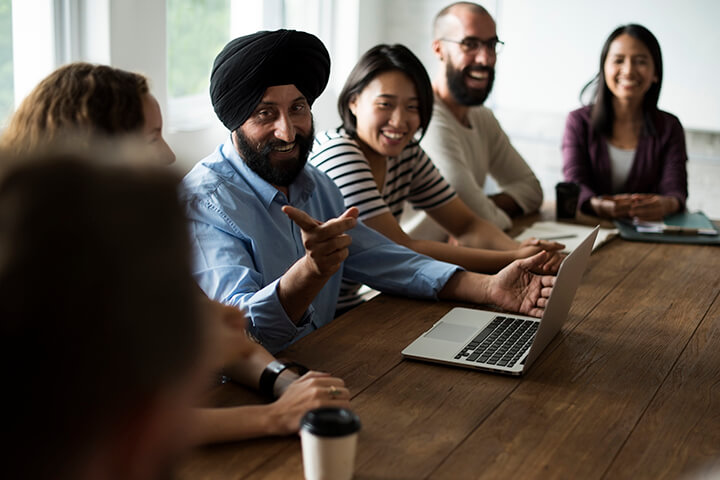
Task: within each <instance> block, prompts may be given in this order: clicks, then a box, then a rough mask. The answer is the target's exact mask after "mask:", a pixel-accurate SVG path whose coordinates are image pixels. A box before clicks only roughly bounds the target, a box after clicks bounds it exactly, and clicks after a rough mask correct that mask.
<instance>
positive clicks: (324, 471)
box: [300, 407, 360, 480]
mask: <svg viewBox="0 0 720 480" xmlns="http://www.w3.org/2000/svg"><path fill="white" fill-rule="evenodd" d="M359 431H360V419H359V418H358V417H357V415H355V414H354V413H353V412H351V411H350V410H348V409H346V408H337V407H327V408H317V409H315V410H310V411H309V412H307V413H306V414H305V416H303V418H302V420H301V421H300V441H301V443H302V457H303V470H304V472H305V479H306V480H350V479H351V478H352V476H353V470H354V465H355V449H356V446H357V436H358V432H359Z"/></svg>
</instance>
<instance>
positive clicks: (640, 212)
mask: <svg viewBox="0 0 720 480" xmlns="http://www.w3.org/2000/svg"><path fill="white" fill-rule="evenodd" d="M679 209H680V203H679V202H678V200H677V198H675V197H664V196H662V195H654V194H643V193H635V194H633V195H632V196H631V204H630V211H629V212H628V213H629V215H630V217H637V218H638V219H640V220H649V221H652V220H662V219H663V218H664V217H665V216H666V215H669V214H671V213H675V212H677V211H678V210H679Z"/></svg>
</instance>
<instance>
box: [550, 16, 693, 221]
mask: <svg viewBox="0 0 720 480" xmlns="http://www.w3.org/2000/svg"><path fill="white" fill-rule="evenodd" d="M662 78H663V64H662V54H661V52H660V45H659V44H658V41H657V39H656V38H655V36H654V35H653V34H652V33H651V32H650V31H649V30H648V29H647V28H645V27H643V26H642V25H637V24H629V25H623V26H620V27H618V28H616V29H615V30H614V31H613V32H612V33H611V34H610V36H609V37H608V39H607V40H606V41H605V45H604V46H603V49H602V53H601V54H600V69H599V72H598V74H597V75H596V77H595V78H594V79H593V80H591V81H590V82H589V83H588V84H587V85H585V87H584V88H583V90H582V92H581V94H580V96H581V97H582V96H583V93H585V92H586V91H587V90H588V89H590V88H591V87H592V86H593V85H595V95H594V100H593V102H592V103H591V104H590V105H587V106H585V107H582V108H580V109H578V110H575V111H573V112H571V113H570V115H569V116H568V119H567V123H566V126H565V134H564V136H563V142H562V151H563V173H564V175H565V180H567V181H571V182H576V183H577V184H579V185H580V197H579V200H578V206H579V208H580V209H581V210H582V211H583V212H585V213H590V214H594V215H598V216H601V217H608V218H621V217H638V218H640V219H646V220H659V219H661V218H663V217H664V216H665V215H668V214H671V213H675V212H678V211H682V210H684V208H685V200H686V198H687V172H686V169H685V166H686V163H687V152H686V149H685V134H684V132H683V128H682V125H681V124H680V121H679V120H678V119H677V117H675V116H674V115H672V114H670V113H667V112H664V111H662V110H659V109H658V106H657V103H658V97H659V96H660V87H661V85H662Z"/></svg>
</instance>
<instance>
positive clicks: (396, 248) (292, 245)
mask: <svg viewBox="0 0 720 480" xmlns="http://www.w3.org/2000/svg"><path fill="white" fill-rule="evenodd" d="M288 193H289V197H290V198H286V197H285V195H284V194H283V193H282V192H280V191H279V190H277V189H276V188H275V187H273V186H272V185H270V184H269V183H267V182H266V181H265V180H263V179H262V178H260V177H259V176H258V175H257V174H256V173H255V172H253V171H252V170H250V169H249V168H248V167H247V166H246V165H245V162H244V161H243V160H242V159H241V158H240V156H239V155H238V153H237V151H236V150H235V147H234V146H233V144H232V140H231V139H230V138H228V140H227V141H226V142H225V143H224V144H223V145H221V146H219V147H218V148H217V150H215V152H213V153H212V154H211V155H210V156H208V157H206V158H205V159H203V160H202V161H200V162H199V163H198V164H197V165H195V167H194V168H193V169H192V170H191V171H190V172H189V173H188V174H187V175H186V176H185V178H184V180H183V188H182V198H183V201H184V202H185V203H186V205H187V212H188V217H189V220H190V222H189V223H190V238H191V242H192V244H193V264H194V267H193V269H194V275H195V278H196V280H197V281H198V283H199V284H200V286H201V287H202V289H203V290H204V291H205V293H206V294H207V295H208V296H209V297H210V298H213V299H215V300H218V301H220V302H223V303H226V304H229V305H235V306H239V307H240V308H242V309H243V310H245V312H246V313H247V315H248V318H249V325H248V329H249V330H250V332H251V333H252V335H253V336H254V337H255V338H257V339H258V340H259V341H260V342H261V343H262V344H263V346H265V348H267V349H268V350H269V351H271V352H277V351H279V350H282V349H284V348H286V347H287V346H288V345H290V344H291V343H293V342H294V341H296V340H298V339H300V338H302V337H303V336H305V335H307V334H308V333H310V332H312V331H313V330H315V329H317V328H320V327H321V326H323V325H326V324H328V323H330V322H331V321H332V319H333V316H334V312H335V306H336V303H337V300H338V294H339V291H340V280H341V278H342V277H343V276H345V277H347V278H350V279H352V280H354V281H356V282H359V283H364V284H366V285H369V286H371V287H373V288H375V289H377V290H380V291H382V292H388V293H393V294H397V295H404V296H412V297H421V298H437V293H438V292H439V291H440V290H441V289H442V288H443V287H444V286H445V284H446V283H447V281H448V280H449V279H450V277H451V276H452V275H453V274H454V273H455V272H457V271H458V270H460V268H459V267H457V266H455V265H450V264H447V263H443V262H439V261H436V260H432V259H430V258H428V257H425V256H422V255H420V254H417V253H415V252H413V251H412V250H409V249H407V248H405V247H402V246H400V245H398V244H396V243H394V242H392V241H391V240H389V239H388V238H386V237H384V236H383V235H381V234H379V233H377V232H376V231H375V230H373V229H371V228H369V227H367V226H365V225H364V224H363V223H362V222H358V224H357V226H356V227H355V228H353V229H352V230H350V231H348V234H350V236H351V237H352V245H351V246H350V249H349V250H350V254H349V256H348V258H347V259H346V260H345V262H344V264H343V266H342V268H340V270H338V272H336V273H335V274H334V275H333V276H332V277H331V278H330V279H329V280H328V282H327V283H326V284H325V287H324V288H323V289H322V290H321V291H320V293H319V294H318V295H317V296H316V297H315V299H314V300H313V301H312V303H311V305H310V307H309V308H308V310H307V311H306V312H305V314H304V315H303V318H302V319H301V320H300V322H298V324H297V325H296V324H294V323H293V322H292V321H291V320H290V318H289V317H288V316H287V314H286V312H285V310H284V309H283V307H282V305H281V304H280V300H279V298H278V292H277V287H278V283H279V280H280V277H281V276H282V275H283V274H284V273H285V272H286V271H287V270H288V268H290V266H291V265H292V264H294V263H295V262H296V261H297V260H299V259H300V258H302V257H303V256H304V255H305V248H304V247H303V243H302V236H301V230H300V228H299V227H297V226H296V225H295V224H294V223H293V222H292V220H290V219H289V218H288V217H287V216H286V215H285V214H284V213H283V212H282V210H281V208H282V207H283V206H284V205H292V206H294V207H296V208H299V209H301V210H304V211H305V212H307V213H308V214H309V215H311V216H312V217H314V218H316V219H318V220H320V221H326V220H329V219H331V218H335V217H338V216H339V215H341V214H342V213H343V212H344V211H345V207H344V201H343V197H342V194H341V193H340V190H338V188H337V186H336V185H335V183H334V182H333V181H332V180H331V179H330V178H329V177H328V176H327V175H325V174H324V173H322V172H320V171H319V170H317V169H316V168H315V167H313V166H311V165H307V166H306V167H305V169H304V170H303V171H302V172H301V173H300V174H299V175H298V177H297V178H296V179H295V181H294V182H293V183H292V184H291V185H290V186H289V190H288Z"/></svg>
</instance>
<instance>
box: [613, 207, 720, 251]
mask: <svg viewBox="0 0 720 480" xmlns="http://www.w3.org/2000/svg"><path fill="white" fill-rule="evenodd" d="M614 223H615V225H616V226H617V228H618V231H619V233H620V237H621V238H623V239H625V240H631V241H636V242H657V243H685V244H693V245H720V234H717V233H716V234H715V235H706V234H693V233H689V232H691V231H692V230H698V229H702V230H705V229H710V230H715V231H716V232H717V231H718V229H717V228H716V227H715V226H714V225H713V223H712V222H711V221H710V219H709V218H708V217H707V216H706V215H705V214H704V213H703V212H695V213H687V212H686V213H675V214H672V215H668V216H667V217H665V218H664V220H663V223H664V224H665V226H666V228H662V229H660V231H658V232H638V231H637V228H636V225H634V224H633V223H632V220H615V222H614ZM678 232H679V233H678Z"/></svg>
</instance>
